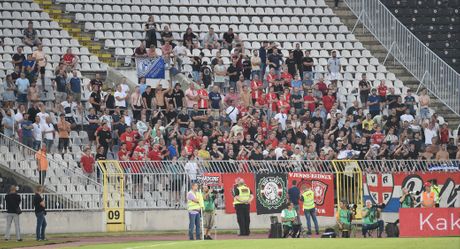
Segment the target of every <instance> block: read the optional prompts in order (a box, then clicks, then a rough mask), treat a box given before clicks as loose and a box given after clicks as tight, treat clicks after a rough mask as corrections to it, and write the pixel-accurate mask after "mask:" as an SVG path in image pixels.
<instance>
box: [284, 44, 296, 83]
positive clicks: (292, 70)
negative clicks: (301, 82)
mask: <svg viewBox="0 0 460 249" xmlns="http://www.w3.org/2000/svg"><path fill="white" fill-rule="evenodd" d="M285 63H286V65H287V67H288V72H289V74H290V75H291V76H292V78H294V77H295V76H296V75H297V62H296V60H295V58H294V52H293V51H289V58H287V59H286V62H285Z"/></svg>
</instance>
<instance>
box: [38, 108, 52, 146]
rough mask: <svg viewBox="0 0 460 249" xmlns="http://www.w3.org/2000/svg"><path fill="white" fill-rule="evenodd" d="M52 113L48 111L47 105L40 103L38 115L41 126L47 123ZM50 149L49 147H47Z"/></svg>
mask: <svg viewBox="0 0 460 249" xmlns="http://www.w3.org/2000/svg"><path fill="white" fill-rule="evenodd" d="M49 116H50V115H49V114H48V113H47V112H46V107H45V105H44V104H40V112H39V113H37V117H39V118H40V126H45V125H46V118H48V117H49ZM46 148H47V149H48V147H46ZM48 151H49V150H48Z"/></svg>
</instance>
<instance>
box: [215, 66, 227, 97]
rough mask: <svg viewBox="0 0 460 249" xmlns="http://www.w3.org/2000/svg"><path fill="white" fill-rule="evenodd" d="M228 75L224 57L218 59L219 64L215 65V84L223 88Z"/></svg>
mask: <svg viewBox="0 0 460 249" xmlns="http://www.w3.org/2000/svg"><path fill="white" fill-rule="evenodd" d="M226 75H227V67H226V66H225V65H224V63H223V61H222V59H218V60H217V65H215V66H214V85H215V86H218V87H219V88H220V89H221V90H222V89H223V87H224V86H225V84H224V83H225V77H226Z"/></svg>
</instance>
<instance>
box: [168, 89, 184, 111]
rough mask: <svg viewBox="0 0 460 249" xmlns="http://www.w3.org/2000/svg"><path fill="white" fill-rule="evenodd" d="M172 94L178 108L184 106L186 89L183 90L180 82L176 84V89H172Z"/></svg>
mask: <svg viewBox="0 0 460 249" xmlns="http://www.w3.org/2000/svg"><path fill="white" fill-rule="evenodd" d="M171 96H172V98H173V101H174V107H175V108H176V109H180V108H182V107H184V98H185V94H184V91H182V89H181V88H180V84H179V83H176V85H175V86H174V90H173V91H172V93H171Z"/></svg>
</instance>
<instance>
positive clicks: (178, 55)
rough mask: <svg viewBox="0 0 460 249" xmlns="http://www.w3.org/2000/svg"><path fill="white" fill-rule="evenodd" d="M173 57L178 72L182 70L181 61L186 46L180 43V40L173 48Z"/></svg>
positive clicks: (185, 51)
mask: <svg viewBox="0 0 460 249" xmlns="http://www.w3.org/2000/svg"><path fill="white" fill-rule="evenodd" d="M173 54H174V58H175V59H176V65H177V66H176V68H177V70H179V72H181V71H182V63H183V61H184V58H185V56H186V55H187V48H186V47H184V46H183V45H182V42H178V43H177V45H176V46H175V47H174V49H173Z"/></svg>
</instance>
